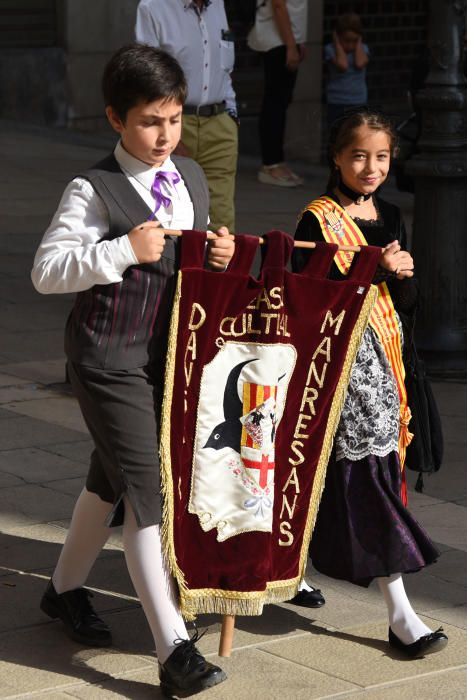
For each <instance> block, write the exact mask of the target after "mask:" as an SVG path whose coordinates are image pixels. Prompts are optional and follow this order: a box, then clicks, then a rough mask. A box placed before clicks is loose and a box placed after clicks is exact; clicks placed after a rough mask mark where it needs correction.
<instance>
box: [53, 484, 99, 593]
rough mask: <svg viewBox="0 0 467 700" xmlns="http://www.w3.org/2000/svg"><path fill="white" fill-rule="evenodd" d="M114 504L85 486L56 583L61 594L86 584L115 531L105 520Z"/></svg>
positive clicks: (60, 562) (60, 563)
mask: <svg viewBox="0 0 467 700" xmlns="http://www.w3.org/2000/svg"><path fill="white" fill-rule="evenodd" d="M111 510H112V504H111V503H106V502H105V501H101V499H100V498H99V496H97V495H96V494H95V493H91V492H90V491H87V490H86V489H85V488H84V489H83V490H82V491H81V494H80V496H79V498H78V500H77V501H76V504H75V508H74V510H73V516H72V518H71V523H70V528H69V530H68V534H67V536H66V540H65V544H64V545H63V548H62V551H61V553H60V557H59V559H58V562H57V566H56V568H55V571H54V573H53V576H52V582H53V585H54V588H55V590H56V591H57V593H65V592H66V591H72V590H74V589H75V588H79V587H80V586H83V585H84V583H85V581H86V579H87V577H88V575H89V572H90V571H91V568H92V565H93V564H94V562H95V561H96V559H97V557H98V556H99V553H100V551H101V549H102V548H103V546H104V545H105V543H106V542H107V539H108V537H109V535H110V533H111V529H110V528H109V527H107V526H106V525H105V524H104V523H105V519H106V517H107V516H108V514H109V513H110V511H111Z"/></svg>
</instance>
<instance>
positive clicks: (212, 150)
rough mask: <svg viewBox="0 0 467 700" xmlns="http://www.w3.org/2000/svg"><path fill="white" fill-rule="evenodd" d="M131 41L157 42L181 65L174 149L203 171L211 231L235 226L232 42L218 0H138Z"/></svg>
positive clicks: (221, 2)
mask: <svg viewBox="0 0 467 700" xmlns="http://www.w3.org/2000/svg"><path fill="white" fill-rule="evenodd" d="M135 33H136V40H137V41H140V42H143V43H146V44H150V45H151V46H158V47H160V48H161V49H163V50H164V51H167V53H169V54H171V55H172V56H174V57H175V58H176V59H177V61H178V62H179V63H180V65H181V66H182V68H183V71H184V73H185V76H186V80H187V84H188V95H187V100H186V104H185V106H184V109H183V128H182V140H181V145H180V146H179V148H178V149H177V153H180V154H181V155H189V156H191V157H192V158H194V159H195V160H196V161H197V162H198V163H199V165H201V167H202V168H203V170H204V173H205V175H206V178H207V181H208V185H209V195H210V202H211V204H210V211H209V216H210V220H211V223H212V226H213V229H214V230H216V229H218V228H219V227H220V226H222V225H225V226H227V227H228V228H229V229H230V230H231V231H233V230H234V228H235V208H234V196H235V177H236V172H237V157H238V119H237V105H236V100H235V93H234V90H233V87H232V80H231V77H230V73H231V71H232V70H233V67H234V59H235V53H234V42H233V35H232V34H231V32H230V30H229V27H228V24H227V17H226V14H225V7H224V2H223V0H141V2H140V3H139V5H138V10H137V16H136V29H135Z"/></svg>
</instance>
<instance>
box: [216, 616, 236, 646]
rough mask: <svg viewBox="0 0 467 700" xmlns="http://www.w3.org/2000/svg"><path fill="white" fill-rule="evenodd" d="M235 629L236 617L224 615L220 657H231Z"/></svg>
mask: <svg viewBox="0 0 467 700" xmlns="http://www.w3.org/2000/svg"><path fill="white" fill-rule="evenodd" d="M234 629H235V615H223V617H222V629H221V638H220V642H219V656H230V654H231V652H232V642H233V636H234Z"/></svg>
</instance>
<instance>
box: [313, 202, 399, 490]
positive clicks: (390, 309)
mask: <svg viewBox="0 0 467 700" xmlns="http://www.w3.org/2000/svg"><path fill="white" fill-rule="evenodd" d="M305 211H310V212H311V213H312V214H314V215H315V216H316V218H317V219H318V221H319V223H320V226H321V231H322V233H323V237H324V240H325V241H326V242H328V243H338V244H341V245H368V243H367V241H366V240H365V237H364V235H363V233H362V232H361V230H360V229H359V227H358V226H357V224H356V223H355V221H354V220H353V219H352V218H351V217H350V216H349V215H348V214H347V212H346V211H345V209H343V208H342V207H341V206H340V205H339V204H337V202H335V201H334V200H333V199H331V198H330V197H320V198H319V199H315V200H314V201H313V202H311V203H310V204H309V205H308V206H307V207H305V209H304V210H303V212H302V215H303V213H304V212H305ZM354 255H355V253H352V252H350V251H342V250H339V251H338V252H337V253H336V255H335V258H334V261H335V263H336V265H337V267H338V269H339V271H340V272H341V273H342V274H343V275H346V274H347V273H348V272H349V269H350V265H351V263H352V260H353V256H354ZM370 325H371V327H372V328H373V330H374V331H375V333H376V334H377V336H378V338H379V340H380V342H381V344H382V346H383V349H384V352H385V353H386V357H387V359H388V362H389V365H390V367H391V369H392V371H393V374H394V377H395V379H396V383H397V389H398V392H399V402H400V429H399V458H400V464H401V470H402V473H403V483H402V492H401V496H402V500H403V502H404V503H407V489H406V484H405V472H404V464H405V455H406V450H407V445H409V444H410V441H411V440H412V437H413V435H412V433H410V432H409V428H408V426H409V422H410V418H411V413H410V408H409V406H408V405H407V391H406V389H405V383H404V380H405V369H404V363H403V362H402V343H401V337H400V331H399V324H398V321H397V318H396V311H395V309H394V304H393V303H392V299H391V295H390V293H389V289H388V286H387V284H386V283H385V282H381V283H380V284H378V299H377V301H376V304H375V306H374V307H373V310H372V312H371V316H370Z"/></svg>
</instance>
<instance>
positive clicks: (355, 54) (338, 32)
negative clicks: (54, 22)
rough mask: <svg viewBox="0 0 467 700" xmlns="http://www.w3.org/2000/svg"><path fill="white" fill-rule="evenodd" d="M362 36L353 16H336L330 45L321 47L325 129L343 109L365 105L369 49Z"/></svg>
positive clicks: (356, 19)
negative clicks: (324, 85) (324, 70)
mask: <svg viewBox="0 0 467 700" xmlns="http://www.w3.org/2000/svg"><path fill="white" fill-rule="evenodd" d="M362 33H363V32H362V23H361V20H360V17H359V16H358V15H356V14H355V13H353V12H349V13H347V14H344V15H340V16H339V17H338V18H337V22H336V26H335V29H334V32H333V41H332V43H330V44H326V46H325V47H324V61H325V63H326V65H327V84H326V102H327V124H328V129H329V128H330V126H331V124H332V123H333V122H334V121H335V120H336V119H338V118H339V117H340V116H341V115H342V114H343V113H344V111H345V110H346V109H349V108H351V107H357V106H361V105H366V103H367V101H368V90H367V85H366V66H367V65H368V61H369V49H368V46H367V45H366V44H364V43H363V41H362Z"/></svg>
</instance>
